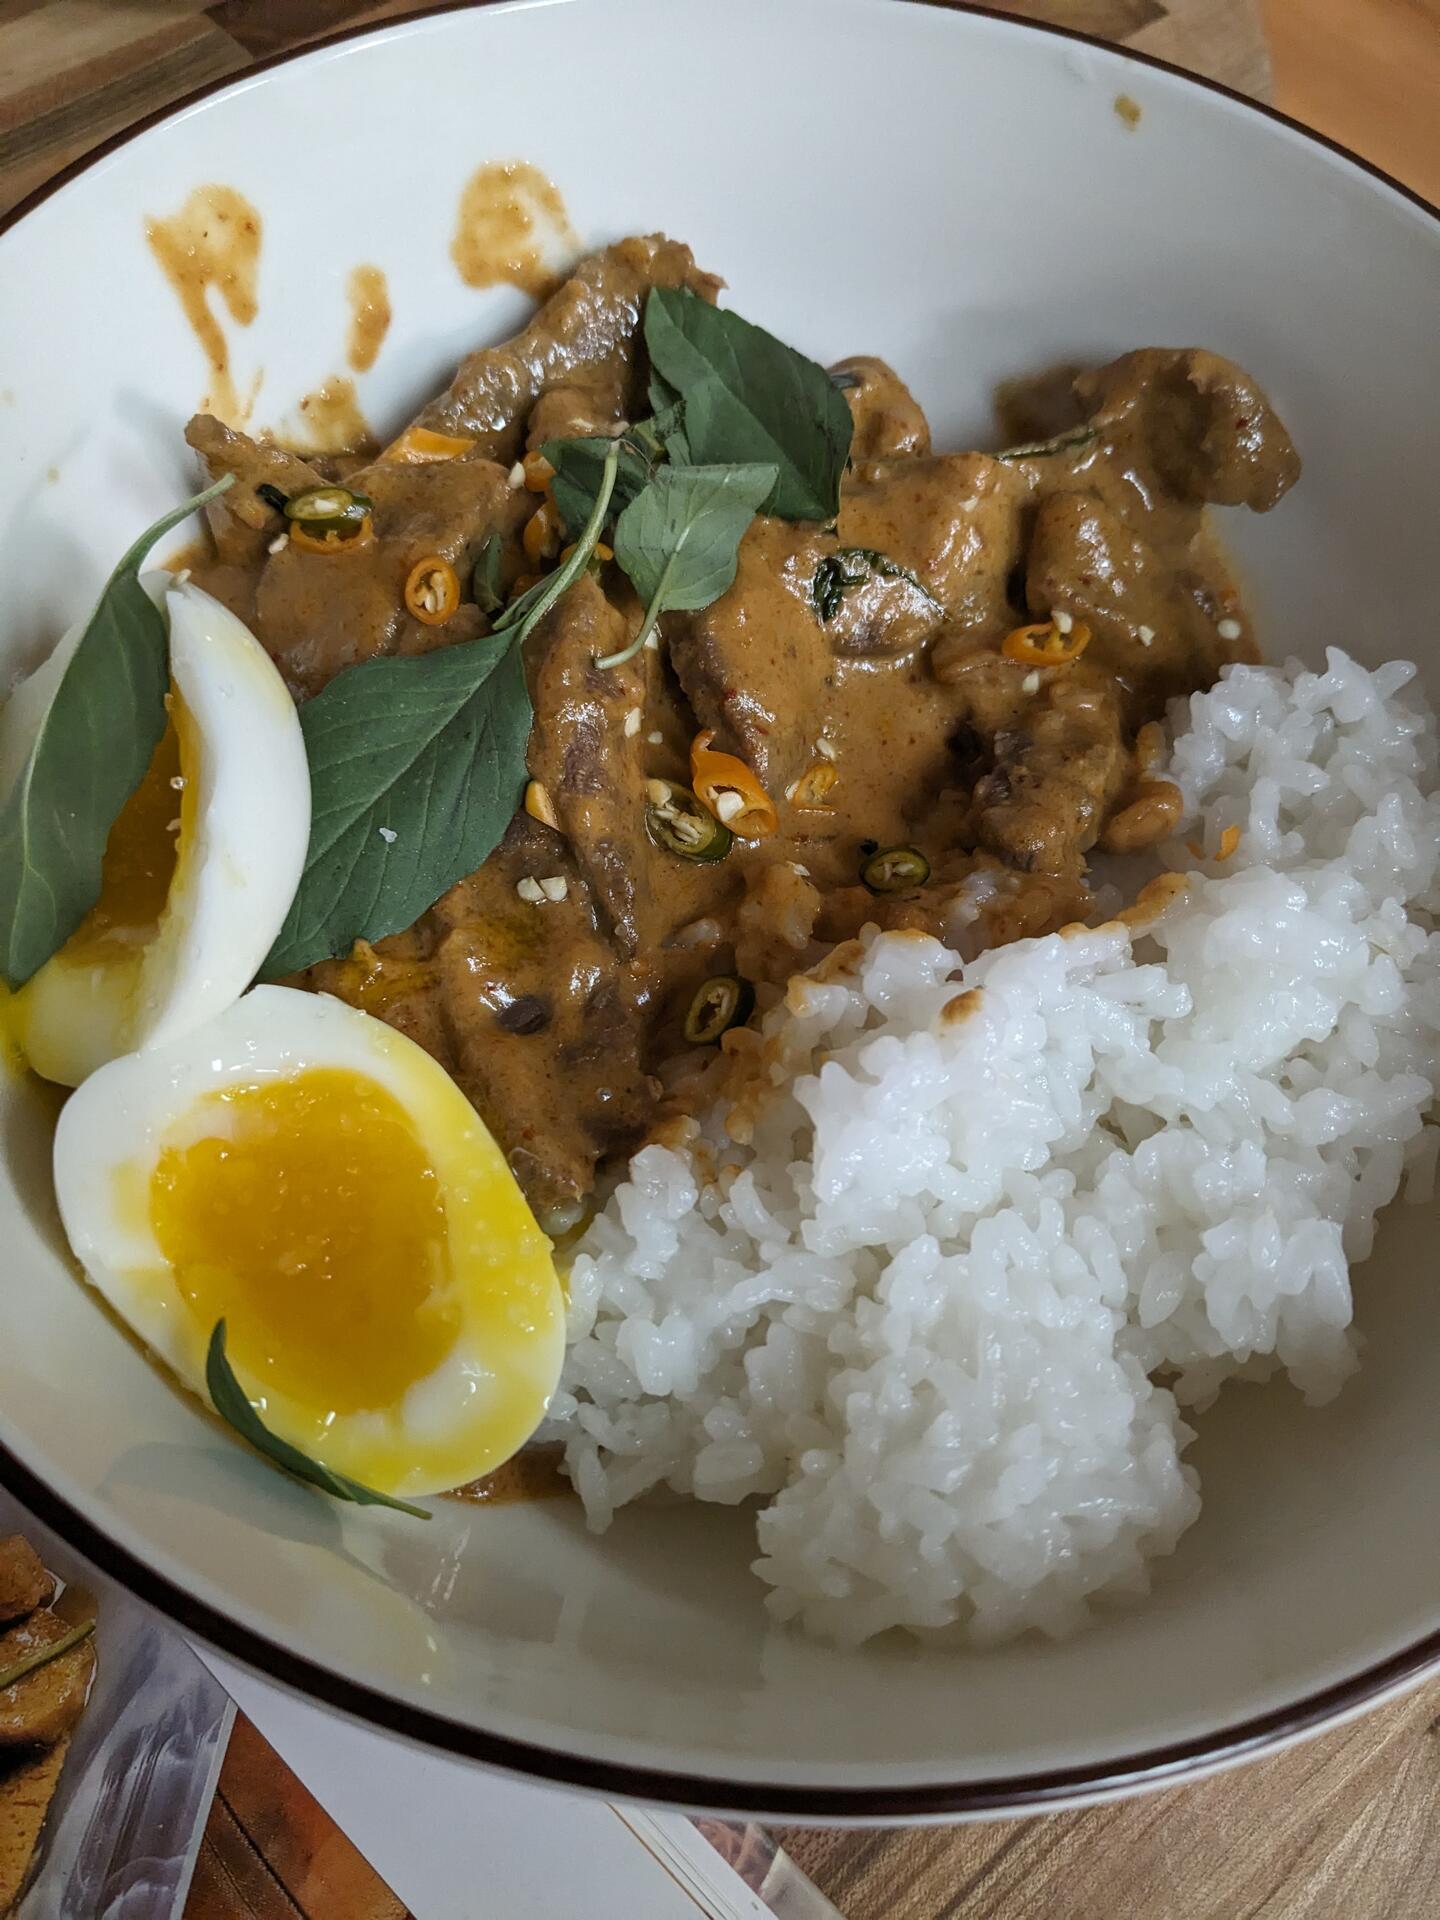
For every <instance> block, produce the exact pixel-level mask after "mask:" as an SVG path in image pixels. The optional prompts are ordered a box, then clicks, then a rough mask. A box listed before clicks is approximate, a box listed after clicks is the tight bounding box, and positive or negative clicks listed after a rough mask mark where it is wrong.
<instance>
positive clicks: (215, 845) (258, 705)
mask: <svg viewBox="0 0 1440 1920" xmlns="http://www.w3.org/2000/svg"><path fill="white" fill-rule="evenodd" d="M144 585H145V586H146V588H147V591H149V592H150V594H151V596H152V598H154V599H155V600H156V602H157V604H158V605H159V606H160V607H161V609H162V611H163V613H164V614H165V617H166V619H167V621H168V623H169V629H170V681H171V690H170V695H169V706H170V718H169V724H168V725H167V727H166V729H165V733H164V735H163V737H162V738H161V741H160V744H159V746H158V747H157V748H156V750H155V755H154V758H153V760H152V762H151V765H150V769H149V772H148V773H147V774H146V776H145V778H144V780H143V781H142V782H141V784H140V786H139V787H138V788H137V790H136V791H135V793H134V794H133V795H132V796H131V798H130V800H129V801H128V802H127V803H126V805H125V807H124V809H123V810H122V812H121V814H120V816H119V818H118V819H117V820H116V822H115V824H114V826H113V827H112V828H111V831H110V837H109V839H108V841H107V843H106V847H105V861H104V869H103V879H102V891H101V895H100V898H99V900H98V901H97V902H96V904H95V906H94V907H93V908H92V909H91V911H90V913H89V914H88V915H87V916H86V918H85V920H84V921H83V922H82V924H81V925H80V927H79V928H78V929H77V930H76V931H75V933H73V934H72V935H71V937H70V939H69V940H68V941H66V943H65V945H64V946H63V947H62V948H61V949H60V951H59V952H58V953H57V954H55V955H54V956H53V958H52V959H50V960H48V961H47V962H46V963H45V965H44V966H43V967H41V969H40V970H39V972H38V973H36V974H35V975H34V977H33V978H32V979H31V980H29V981H27V983H26V984H25V986H24V987H22V988H21V989H20V991H19V992H18V993H17V994H16V995H15V997H14V1000H13V1002H12V1003H11V1009H10V1025H11V1028H12V1031H13V1034H14V1038H15V1039H16V1041H17V1042H18V1044H19V1046H20V1048H21V1050H22V1052H23V1053H24V1055H25V1057H26V1059H27V1060H28V1061H29V1063H30V1065H31V1066H33V1067H34V1069H35V1071H36V1072H37V1073H39V1074H41V1075H43V1077H44V1078H45V1079H47V1080H58V1081H59V1082H60V1083H61V1084H62V1085H64V1086H71V1087H74V1086H78V1085H79V1084H80V1082H81V1081H82V1080H83V1079H84V1078H85V1077H86V1075H87V1074H89V1073H92V1072H94V1070H95V1068H97V1067H99V1066H102V1065H103V1064H104V1063H105V1062H106V1061H107V1060H113V1059H115V1058H116V1057H117V1056H118V1055H120V1054H122V1053H128V1052H129V1051H130V1050H131V1049H132V1048H135V1047H141V1046H148V1045H151V1044H154V1043H156V1042H163V1041H165V1040H167V1039H169V1038H170V1037H172V1036H173V1035H177V1034H181V1033H185V1032H188V1031H189V1030H190V1029H191V1028H193V1027H196V1026H199V1025H200V1024H201V1023H202V1022H203V1021H206V1020H208V1019H210V1018H211V1017H212V1016H213V1015H215V1014H217V1013H219V1012H220V1010H221V1009H222V1008H223V1007H226V1006H228V1005H229V1004H230V1002H231V1001H233V1000H234V999H236V998H237V997H238V995H240V994H242V993H243V992H244V991H245V989H246V987H247V986H248V985H249V984H250V982H251V980H252V979H253V978H254V976H255V973H256V971H257V970H258V968H259V966H260V963H261V962H262V961H263V960H264V958H265V955H266V954H267V953H268V952H269V950H270V948H271V946H272V945H273V943H274V940H275V936H276V934H277V933H279V931H280V928H281V926H282V924H283V922H284V919H285V916H286V914H287V913H288V911H289V909H290V903H291V901H292V899H293V898H294V895H295V889H296V886H297V884H298V882H299V878H300V873H301V870H302V868H303V866H304V863H305V853H306V848H307V845H308V842H309V837H310V775H309V768H308V766H307V763H306V759H305V743H304V740H303V737H302V735H301V731H300V720H299V715H298V713H297V712H296V708H295V703H294V702H293V700H292V699H291V698H290V695H289V694H288V693H287V691H286V689H285V683H284V681H283V680H282V679H281V678H280V675H279V673H278V672H277V671H276V669H275V666H274V664H273V663H272V661H271V660H270V657H269V655H268V654H267V653H266V652H265V650H264V648H263V647H262V646H261V645H260V643H259V642H258V641H257V640H256V639H255V637H254V635H253V634H252V633H251V632H250V630H249V628H248V627H246V626H245V625H244V624H243V623H242V622H241V621H239V620H237V619H236V617H235V615H234V614H233V613H231V612H229V610H228V609H227V608H225V607H223V606H222V605H221V604H220V602H219V601H218V600H215V599H213V598H212V597H211V596H210V595H209V594H208V593H205V592H202V590H201V589H200V588H199V587H196V586H194V585H191V584H189V583H188V582H186V581H184V580H183V578H179V579H176V580H173V581H172V580H171V578H170V576H169V575H166V574H150V575H147V576H146V578H145V581H144ZM79 631H80V630H79V629H76V630H74V631H73V632H72V633H71V634H67V635H66V637H65V639H64V640H62V641H61V643H60V646H59V647H58V648H57V649H56V652H55V654H54V655H52V657H51V659H50V660H48V661H46V662H45V664H44V665H43V666H42V667H41V668H39V669H38V671H37V672H36V673H35V674H34V675H32V676H31V679H30V680H29V681H27V682H25V683H23V684H22V685H21V686H19V687H17V688H16V690H15V692H14V693H13V694H12V695H11V697H10V700H9V702H8V703H7V705H6V708H5V711H4V714H3V716H0V766H6V765H13V766H16V767H18V766H19V765H20V764H22V763H23V760H24V757H25V755H26V753H28V751H29V748H30V743H31V741H32V740H33V739H34V737H35V734H36V732H37V731H38V729H39V727H40V725H41V724H42V723H43V721H44V717H45V714H46V712H47V711H48V708H49V703H50V699H51V698H52V697H53V694H54V689H55V684H57V683H58V679H59V671H60V669H61V667H62V666H63V661H64V659H65V658H66V657H68V656H67V649H73V646H74V643H75V642H76V640H78V638H79Z"/></svg>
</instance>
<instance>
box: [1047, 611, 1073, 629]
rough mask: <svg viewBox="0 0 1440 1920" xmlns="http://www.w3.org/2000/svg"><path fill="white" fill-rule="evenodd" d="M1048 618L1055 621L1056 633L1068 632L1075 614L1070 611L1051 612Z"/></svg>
mask: <svg viewBox="0 0 1440 1920" xmlns="http://www.w3.org/2000/svg"><path fill="white" fill-rule="evenodd" d="M1050 618H1051V619H1052V620H1053V621H1054V622H1055V631H1056V632H1057V633H1069V631H1070V629H1071V628H1072V627H1073V626H1074V624H1075V616H1074V615H1073V614H1071V613H1052V614H1051V616H1050Z"/></svg>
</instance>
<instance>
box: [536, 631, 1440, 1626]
mask: <svg viewBox="0 0 1440 1920" xmlns="http://www.w3.org/2000/svg"><path fill="white" fill-rule="evenodd" d="M1412 677H1413V669H1411V668H1410V667H1408V666H1406V665H1402V664H1395V665H1391V666H1387V667H1384V668H1382V669H1380V670H1379V671H1378V672H1375V673H1370V672H1367V671H1365V670H1364V669H1363V668H1361V667H1360V666H1358V665H1357V664H1356V663H1355V662H1354V661H1352V660H1350V659H1348V658H1347V657H1346V656H1345V655H1343V654H1341V653H1338V652H1332V653H1331V654H1330V656H1329V661H1328V665H1327V668H1326V671H1325V672H1324V673H1322V674H1315V673H1311V672H1307V671H1305V670H1304V669H1303V668H1301V667H1300V666H1299V665H1298V664H1293V663H1292V664H1291V665H1290V666H1288V667H1287V668H1285V669H1283V670H1280V669H1261V668H1252V667H1236V668H1233V669H1231V670H1230V671H1229V672H1228V673H1227V674H1226V675H1225V677H1224V678H1223V680H1222V681H1221V682H1220V684H1219V685H1217V686H1216V687H1215V688H1214V689H1212V690H1211V691H1210V692H1208V693H1206V694H1202V695H1197V696H1196V697H1194V698H1193V699H1192V700H1191V701H1190V702H1189V703H1188V708H1185V707H1181V708H1179V709H1177V712H1176V715H1175V716H1174V718H1175V723H1176V726H1177V728H1180V729H1182V730H1180V731H1179V732H1178V735H1177V737H1176V738H1175V740H1174V744H1173V752H1172V764H1171V767H1170V769H1169V771H1170V774H1171V777H1173V778H1174V779H1175V780H1176V781H1177V782H1178V783H1179V784H1180V786H1181V788H1182V789H1183V791H1184V794H1185V798H1186V803H1187V809H1188V815H1189V818H1188V819H1187V821H1186V823H1185V826H1184V828H1183V830H1182V839H1181V840H1180V841H1177V843H1176V848H1175V849H1174V850H1173V856H1172V864H1174V865H1176V866H1177V867H1184V868H1187V869H1195V868H1196V859H1195V857H1194V855H1193V854H1190V853H1187V852H1186V851H1185V850H1184V838H1185V837H1190V838H1193V837H1194V836H1195V835H1197V834H1203V841H1204V845H1205V847H1206V848H1207V849H1208V850H1209V852H1210V853H1211V854H1212V855H1213V854H1215V853H1217V852H1218V851H1219V850H1220V849H1221V847H1222V846H1225V847H1227V848H1228V846H1229V843H1230V841H1232V840H1233V839H1234V835H1233V834H1231V835H1228V836H1226V838H1225V839H1224V840H1223V841H1222V835H1224V834H1225V829H1226V828H1228V827H1237V828H1239V829H1240V836H1239V844H1238V847H1237V848H1236V849H1235V850H1234V851H1233V852H1231V853H1230V854H1229V857H1228V858H1225V859H1224V860H1219V859H1215V858H1209V859H1203V860H1201V861H1200V863H1199V869H1198V871H1194V872H1192V873H1191V875H1190V878H1189V881H1188V884H1187V885H1185V886H1183V887H1179V886H1177V885H1174V884H1172V889H1171V891H1172V895H1173V894H1176V893H1178V898H1175V899H1173V901H1172V904H1170V905H1168V906H1167V907H1165V909H1164V911H1162V912H1161V913H1160V915H1159V918H1158V919H1155V917H1154V915H1153V913H1147V912H1145V911H1143V910H1137V911H1136V912H1134V913H1132V914H1130V915H1127V916H1122V918H1121V920H1119V921H1116V922H1112V923H1110V924H1108V925H1105V926H1102V927H1099V928H1097V929H1094V930H1090V931H1070V932H1067V933H1066V934H1062V935H1054V936H1051V937H1049V938H1046V939H1040V940H1027V941H1024V942H1021V943H1019V944H1017V945H1015V946H1011V947H1008V948H1003V949H1000V950H998V951H996V952H993V953H988V954H985V955H982V956H981V957H980V958H979V959H978V960H976V961H974V962H972V963H970V964H968V965H966V966H964V968H963V970H962V968H961V964H960V962H959V960H958V958H957V957H956V955H955V954H953V953H951V952H948V951H947V950H946V949H945V948H944V947H942V946H940V945H939V944H938V943H937V942H935V941H933V940H930V939H928V938H924V937H922V936H916V935H904V934H888V935H878V936H872V937H870V938H869V939H867V940H866V941H863V942H862V943H861V945H860V948H859V949H858V950H854V949H852V950H850V951H849V952H847V951H845V950H840V951H839V952H837V955H836V956H835V958H834V960H833V961H832V962H831V963H829V964H827V965H826V966H822V967H821V968H819V969H817V970H816V972H815V973H814V974H811V975H805V976H802V977H800V978H797V979H796V980H795V981H794V982H792V983H791V987H790V990H789V993H788V995H787V997H786V1000H785V1002H784V1004H783V1005H781V1006H779V1007H777V1008H776V1009H774V1010H773V1011H772V1012H771V1013H770V1014H768V1015H767V1016H766V1019H765V1022H764V1026H763V1036H764V1043H763V1047H762V1048H761V1049H760V1051H759V1053H758V1054H757V1055H756V1057H755V1064H754V1066H753V1068H752V1072H754V1073H758V1074H759V1075H760V1076H761V1077H762V1079H763V1081H764V1088H765V1090H764V1094H763V1097H760V1098H758V1099H757V1098H753V1097H752V1098H748V1099H746V1100H745V1101H743V1102H742V1103H741V1104H740V1105H739V1106H738V1107H737V1106H727V1105H726V1104H722V1105H721V1106H720V1107H719V1108H717V1110H716V1111H715V1112H714V1113H712V1114H711V1115H709V1116H708V1117H707V1119H706V1120H705V1122H704V1124H703V1126H697V1127H696V1128H695V1129H694V1132H693V1135H692V1137H691V1138H690V1139H689V1140H688V1142H687V1143H686V1144H684V1145H683V1146H682V1148H681V1149H680V1150H671V1149H669V1148H667V1147H661V1146H650V1147H647V1148H646V1149H645V1150H644V1151H642V1152H641V1153H639V1154H637V1155H636V1156H635V1158H634V1160H633V1162H632V1164H631V1167H630V1170H629V1177H628V1179H627V1180H626V1181H625V1182H624V1183H623V1184H622V1185H621V1186H620V1187H619V1188H618V1189H617V1190H616V1192H615V1193H614V1195H613V1196H612V1197H611V1199H610V1200H609V1202H608V1204H607V1205H606V1206H605V1208H604V1210H603V1211H602V1212H601V1213H600V1214H599V1215H598V1216H597V1217H596V1218H595V1220H594V1221H593V1223H592V1224H591V1225H590V1226H589V1227H588V1228H587V1230H586V1232H585V1235H584V1237H583V1239H582V1240H581V1242H580V1244H579V1247H578V1250H577V1252H576V1254H575V1257H574V1260H573V1265H572V1267H571V1271H570V1296H571V1309H570V1311H571V1324H570V1339H571V1343H572V1344H571V1347H570V1353H569V1358H568V1362H567V1366H566V1371H565V1376H564V1380H563V1383H562V1388H561V1391H560V1393H559V1395H558V1396H557V1399H556V1402H555V1405H554V1408H553V1423H552V1425H551V1428H550V1430H549V1431H550V1432H551V1434H552V1435H554V1436H558V1437H561V1438H563V1439H564V1441H565V1446H566V1460H567V1465H568V1469H569V1472H570V1474H571V1477H572V1478H573V1480H574V1482H575V1485H576V1487H577V1488H578V1490H579V1492H580V1494H581V1496H582V1498H583V1500H584V1502H585V1506H586V1509H587V1512H588V1514H589V1518H590V1520H591V1523H592V1524H593V1525H594V1526H596V1527H597V1528H598V1527H604V1526H606V1525H607V1524H608V1523H609V1521H610V1519H611V1516H612V1515H613V1513H614V1511H615V1509H616V1508H617V1507H619V1506H620V1505H622V1504H624V1503H625V1502H627V1501H631V1500H635V1499H637V1498H638V1497H640V1496H641V1495H643V1494H645V1493H646V1492H648V1491H649V1490H650V1489H652V1488H655V1487H657V1486H660V1485H662V1484H663V1485H664V1486H667V1487H669V1488H672V1489H674V1490H675V1491H677V1492H679V1493H681V1494H685V1495H690V1496H693V1497H694V1498H696V1499H700V1500H710V1501H721V1502H725V1503H733V1502H738V1501H742V1500H746V1499H749V1498H752V1497H754V1498H756V1500H757V1503H758V1511H757V1518H756V1528H757V1535H758V1542H759V1558H758V1559H757V1560H756V1561H755V1563H754V1565H755V1571H756V1573H757V1574H758V1575H759V1576H760V1578H761V1580H762V1581H764V1582H765V1583H766V1585H767V1587H768V1589H769V1591H768V1594H767V1604H768V1606H769V1608H770V1610H771V1611H772V1613H773V1614H774V1615H775V1616H776V1617H777V1618H778V1619H781V1620H791V1619H794V1620H798V1621H799V1622H801V1623H802V1624H803V1625H804V1626H805V1627H806V1628H807V1629H809V1630H810V1631H812V1632H814V1633H816V1634H819V1635H822V1636H824V1637H826V1638H829V1639H832V1640H836V1641H840V1642H848V1643H853V1642H856V1641H860V1640H863V1639H865V1638H867V1637H868V1636H870V1635H872V1634H876V1633H880V1632H883V1631H885V1630H886V1629H888V1628H893V1627H902V1628H907V1629H910V1630H911V1631H914V1632H917V1633H922V1634H925V1635H934V1634H940V1633H945V1634H948V1635H952V1636H958V1637H962V1638H968V1639H972V1640H975V1641H982V1642H990V1641H994V1640H996V1639H999V1638H1003V1637H1006V1636H1009V1635H1012V1634H1015V1633H1019V1632H1022V1631H1024V1630H1026V1629H1027V1628H1038V1629H1040V1630H1042V1631H1043V1632H1045V1633H1049V1634H1055V1635H1059V1634H1063V1633H1066V1632H1068V1631H1070V1630H1072V1629H1073V1628H1074V1627H1075V1626H1076V1625H1078V1624H1079V1623H1080V1622H1081V1621H1083V1619H1084V1618H1085V1616H1086V1611H1087V1601H1088V1599H1089V1597H1090V1596H1092V1595H1097V1594H1101V1593H1104V1594H1109V1595H1114V1594H1127V1593H1138V1592H1142V1591H1143V1590H1144V1588H1145V1585H1146V1580H1147V1563H1148V1562H1149V1561H1150V1560H1151V1559H1152V1558H1154V1557H1155V1556H1156V1555H1158V1554H1163V1553H1167V1552H1169V1551H1170V1550H1171V1549H1172V1548H1173V1547H1174V1545H1175V1543H1176V1541H1177V1539H1178V1538H1179V1536H1180V1535H1181V1533H1182V1532H1183V1531H1184V1530H1185V1528H1186V1527H1188V1526H1189V1525H1190V1523H1191V1522H1192V1521H1193V1520H1194V1519H1195V1516H1196V1514H1197V1513H1198V1511H1199V1506H1200V1496H1199V1488H1198V1484H1197V1476H1196V1474H1195V1473H1194V1471H1193V1469H1191V1468H1189V1467H1187V1466H1185V1465H1184V1464H1182V1459H1181V1456H1182V1454H1183V1451H1184V1449H1185V1447H1186V1445H1187V1443H1188V1442H1189V1441H1190V1440H1191V1439H1192V1438H1193V1434H1192V1431H1191V1429H1190V1428H1189V1427H1188V1426H1187V1425H1186V1424H1185V1421H1184V1420H1183V1419H1182V1417H1181V1408H1182V1407H1185V1408H1190V1407H1199V1406H1203V1405H1204V1403H1205V1402H1206V1401H1207V1400H1208V1399H1210V1398H1212V1397H1213V1396H1214V1394H1215V1393H1216V1391H1217V1390H1218V1388H1219V1387H1220V1385H1221V1383H1222V1382H1223V1381H1224V1380H1225V1379H1226V1378H1227V1376H1230V1375H1234V1374H1238V1373H1244V1374H1247V1375H1252V1376H1256V1375H1258V1376H1262V1377H1263V1376H1264V1375H1265V1374H1266V1373H1269V1372H1273V1371H1276V1370H1279V1369H1283V1370H1284V1371H1285V1372H1286V1373H1288V1375H1289V1376H1290V1378H1291V1379H1292V1380H1293V1381H1294V1383H1295V1384H1296V1385H1297V1386H1298V1387H1299V1388H1300V1389H1301V1391H1302V1392H1303V1393H1305V1394H1306V1395H1307V1397H1309V1398H1311V1399H1314V1400H1320V1399H1323V1398H1325V1397H1327V1396H1328V1395H1330V1394H1333V1393H1334V1392H1335V1391H1336V1390H1337V1389H1338V1387H1339V1386H1340V1384H1341V1383H1342V1382H1343V1380H1344V1379H1345V1377H1346V1375H1347V1373H1348V1372H1349V1371H1350V1370H1351V1368H1352V1367H1353V1366H1354V1364H1355V1349H1356V1341H1355V1336H1354V1335H1353V1333H1352V1332H1351V1331H1350V1321H1351V1296H1350V1279H1349V1272H1350V1266H1351V1263H1353V1262H1354V1261H1357V1260H1361V1259H1363V1258H1364V1256H1365V1255H1366V1253H1367V1252H1368V1251H1369V1248H1370V1244H1371V1239H1372V1234H1373V1229H1374V1221H1375V1215H1376V1211H1377V1209H1379V1208H1380V1207H1382V1206H1384V1205H1385V1204H1386V1203H1387V1202H1388V1201H1389V1200H1390V1199H1391V1198H1392V1197H1394V1195H1395V1194H1396V1192H1397V1190H1398V1189H1399V1187H1400V1186H1401V1184H1402V1181H1406V1180H1408V1182H1409V1184H1410V1186H1411V1188H1412V1189H1414V1190H1416V1191H1417V1192H1418V1191H1428V1187H1429V1183H1430V1181H1431V1179H1432V1178H1433V1167H1434V1160H1435V1144H1436V1138H1437V1133H1436V1129H1435V1128H1434V1127H1433V1126H1427V1125H1426V1115H1427V1112H1428V1110H1429V1107H1430V1103H1431V1101H1432V1100H1433V1098H1434V1095H1435V1092H1436V1090H1437V1077H1440V1070H1437V1057H1440V1049H1437V1037H1440V935H1437V934H1436V933H1434V932H1433V931H1431V928H1432V925H1433V922H1434V916H1435V914H1436V911H1437V908H1440V797H1437V793H1436V781H1435V772H1436V742H1435V730H1434V725H1433V721H1432V719H1431V717H1430V715H1429V713H1428V711H1427V710H1426V709H1425V707H1424V706H1423V704H1422V703H1421V702H1420V701H1419V700H1418V699H1417V698H1415V697H1414V696H1413V695H1412V696H1410V697H1402V690H1403V689H1404V688H1406V686H1407V683H1408V682H1409V681H1410V680H1411V679H1412ZM1162 884H1163V883H1162ZM1153 891H1154V890H1153V889H1152V893H1153ZM1127 920H1128V921H1131V922H1133V924H1126V922H1127ZM727 1117H728V1118H729V1120H730V1130H729V1131H728V1132H727V1127H726V1121H727ZM732 1133H733V1134H736V1135H739V1136H740V1137H739V1138H732V1137H731V1134H732Z"/></svg>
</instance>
